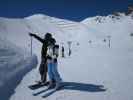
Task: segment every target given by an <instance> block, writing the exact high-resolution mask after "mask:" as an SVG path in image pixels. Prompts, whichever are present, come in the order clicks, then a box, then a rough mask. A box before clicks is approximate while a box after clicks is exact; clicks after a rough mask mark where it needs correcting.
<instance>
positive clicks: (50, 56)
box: [47, 39, 62, 89]
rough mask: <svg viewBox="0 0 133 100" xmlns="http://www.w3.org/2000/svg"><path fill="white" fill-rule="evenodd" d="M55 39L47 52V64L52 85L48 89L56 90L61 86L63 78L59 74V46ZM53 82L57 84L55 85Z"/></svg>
mask: <svg viewBox="0 0 133 100" xmlns="http://www.w3.org/2000/svg"><path fill="white" fill-rule="evenodd" d="M55 43H56V41H55V39H51V43H50V45H49V46H48V50H47V64H48V75H49V79H50V84H49V87H48V88H54V87H55V89H59V88H60V86H61V84H60V83H61V81H62V79H61V77H60V74H59V72H58V69H57V66H58V61H57V58H58V54H59V45H56V44H55ZM53 80H55V82H54V83H53Z"/></svg>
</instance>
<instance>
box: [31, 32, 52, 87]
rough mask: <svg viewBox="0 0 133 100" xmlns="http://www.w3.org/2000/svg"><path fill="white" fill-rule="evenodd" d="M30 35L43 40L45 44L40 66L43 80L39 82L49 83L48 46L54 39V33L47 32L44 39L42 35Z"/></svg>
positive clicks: (40, 40)
mask: <svg viewBox="0 0 133 100" xmlns="http://www.w3.org/2000/svg"><path fill="white" fill-rule="evenodd" d="M29 35H30V36H32V37H34V38H35V39H37V40H38V41H39V42H41V43H42V44H43V45H42V50H41V63H40V67H39V72H40V75H41V81H40V82H39V83H40V84H46V85H47V84H48V82H47V48H48V45H49V44H50V41H51V39H52V35H51V34H50V33H46V34H45V36H44V39H42V38H41V37H39V36H37V35H36V34H33V33H29Z"/></svg>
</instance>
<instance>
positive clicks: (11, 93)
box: [0, 13, 133, 100]
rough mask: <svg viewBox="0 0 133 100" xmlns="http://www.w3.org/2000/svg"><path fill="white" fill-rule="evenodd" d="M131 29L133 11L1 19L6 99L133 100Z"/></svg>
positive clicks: (1, 78)
mask: <svg viewBox="0 0 133 100" xmlns="http://www.w3.org/2000/svg"><path fill="white" fill-rule="evenodd" d="M132 27H133V13H130V14H128V15H126V14H124V13H118V15H117V16H116V15H113V14H112V15H108V16H96V17H90V18H87V19H85V20H83V21H81V22H74V21H69V20H65V19H59V18H55V17H50V16H47V15H43V14H36V15H33V16H30V17H26V18H24V19H8V18H0V98H1V100H43V99H45V100H88V99H90V100H132V99H133V94H132V93H133V89H132V88H133V28H132Z"/></svg>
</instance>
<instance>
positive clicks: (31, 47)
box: [31, 36, 32, 56]
mask: <svg viewBox="0 0 133 100" xmlns="http://www.w3.org/2000/svg"><path fill="white" fill-rule="evenodd" d="M31 56H32V36H31Z"/></svg>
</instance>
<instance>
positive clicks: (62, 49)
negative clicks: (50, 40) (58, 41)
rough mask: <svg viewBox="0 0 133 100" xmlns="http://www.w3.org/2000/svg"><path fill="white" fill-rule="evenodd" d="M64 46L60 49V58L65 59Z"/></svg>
mask: <svg viewBox="0 0 133 100" xmlns="http://www.w3.org/2000/svg"><path fill="white" fill-rule="evenodd" d="M64 51H65V50H64V46H62V48H61V52H62V57H65V55H64Z"/></svg>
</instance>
